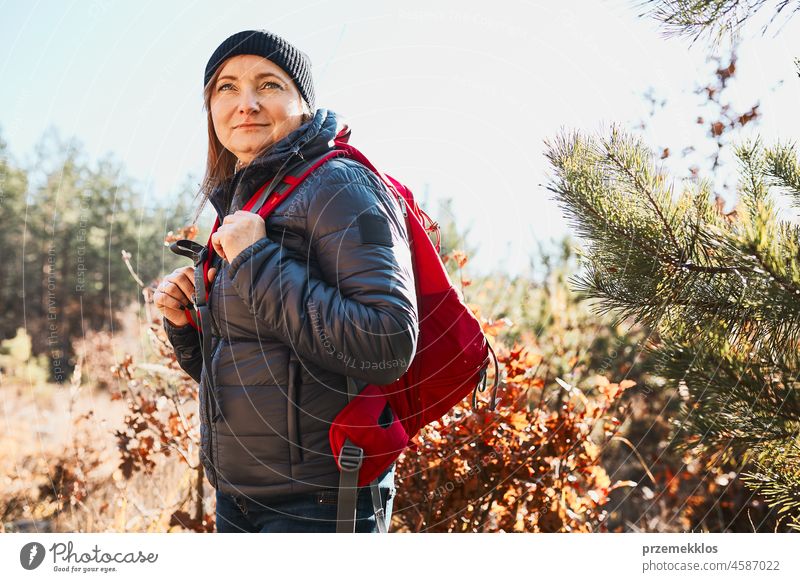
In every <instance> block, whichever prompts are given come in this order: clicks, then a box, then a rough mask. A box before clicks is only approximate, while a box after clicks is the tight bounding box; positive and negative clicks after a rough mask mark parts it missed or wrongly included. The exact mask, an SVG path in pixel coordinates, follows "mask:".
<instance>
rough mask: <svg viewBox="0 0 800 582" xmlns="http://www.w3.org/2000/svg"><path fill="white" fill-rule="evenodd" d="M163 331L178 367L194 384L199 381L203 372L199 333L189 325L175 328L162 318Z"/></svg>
mask: <svg viewBox="0 0 800 582" xmlns="http://www.w3.org/2000/svg"><path fill="white" fill-rule="evenodd" d="M163 320H164V331H166V332H167V338H169V343H171V344H172V347H173V349H174V350H175V357H176V358H177V360H178V365H179V366H180V367H181V368H183V371H184V372H186V373H187V374H189V376H191V377H192V379H193V380H194V381H195V382H199V381H200V372H201V371H202V370H203V350H202V346H201V343H200V332H198V331H197V330H196V329H195V328H194V327H192V326H191V325H189V324H187V325H183V326H175V325H173V324H172V323H170V321H169V320H168V319H167V318H166V317H164V318H163Z"/></svg>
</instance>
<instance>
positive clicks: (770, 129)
mask: <svg viewBox="0 0 800 582" xmlns="http://www.w3.org/2000/svg"><path fill="white" fill-rule="evenodd" d="M0 6H2V8H1V9H0V14H2V18H1V19H0V46H2V52H0V75H2V78H3V80H4V83H3V91H0V128H2V134H3V136H4V138H5V139H6V141H8V142H9V145H10V149H11V152H12V155H13V156H14V157H15V158H17V159H18V160H19V161H20V162H25V161H26V160H30V159H31V156H32V148H33V145H34V144H35V143H36V142H37V140H39V139H40V137H41V136H42V134H43V132H44V131H45V129H46V128H47V127H48V126H51V125H52V126H55V127H57V128H58V130H59V132H60V133H61V135H62V136H63V137H69V136H75V137H77V138H78V139H79V140H80V141H81V142H82V143H83V145H84V146H85V149H86V151H87V152H88V154H89V156H90V157H91V158H92V159H96V158H98V157H100V156H102V155H104V154H106V153H108V152H113V154H114V155H115V156H116V157H117V158H118V159H120V160H121V161H122V162H123V163H124V164H125V166H126V169H127V172H128V174H129V175H130V176H131V177H132V178H133V179H135V180H136V181H138V182H139V183H140V184H141V185H142V191H143V192H145V193H146V197H145V198H144V199H143V200H142V203H143V204H150V203H153V201H154V200H156V199H164V198H166V197H169V196H170V195H172V194H173V193H174V192H175V191H176V190H177V188H178V186H179V185H180V184H182V183H184V182H185V180H186V179H187V176H190V177H191V178H192V180H193V182H199V180H200V178H201V176H202V171H203V168H204V160H205V146H206V137H205V135H206V127H205V116H204V113H203V111H202V95H201V91H202V76H203V70H204V67H205V64H206V61H207V60H208V58H209V56H210V54H211V52H212V51H213V50H214V48H216V46H217V45H218V44H219V43H220V42H221V41H222V40H223V39H225V38H226V37H227V36H228V35H230V34H232V33H234V32H237V31H239V30H243V29H248V28H266V29H269V30H272V31H274V32H277V33H279V34H281V35H283V36H285V37H286V38H287V39H288V40H289V41H290V42H292V43H294V44H296V45H297V46H299V47H300V48H302V49H303V50H304V51H305V52H307V53H308V54H309V55H310V57H311V59H312V63H313V71H314V76H315V82H316V87H317V104H318V106H321V107H327V108H329V109H333V110H335V111H336V112H337V113H340V114H343V115H344V116H345V117H346V118H347V119H348V120H349V122H350V125H351V127H352V130H353V134H352V139H351V141H352V143H353V144H354V145H356V146H357V147H359V148H360V149H362V151H364V152H365V153H367V155H369V156H370V158H371V159H373V161H375V162H376V163H377V164H378V165H380V166H381V167H382V168H383V169H384V170H385V171H386V172H388V173H390V174H392V175H394V176H395V177H397V178H398V179H400V180H401V181H404V182H405V183H407V184H408V185H409V186H410V187H411V188H412V190H414V191H415V192H416V193H417V195H418V197H420V198H421V197H422V195H423V192H425V191H426V187H427V189H428V191H429V192H430V195H431V197H432V198H433V199H435V198H436V197H447V196H451V197H453V198H454V199H455V206H456V212H457V218H458V219H459V221H460V222H461V223H462V224H464V225H466V226H471V232H472V236H471V242H472V243H473V244H475V245H477V246H478V247H479V248H480V251H479V252H478V253H477V255H475V256H474V257H472V259H471V261H472V263H473V266H474V268H475V269H477V270H480V271H485V270H487V269H490V268H492V267H502V268H505V269H507V270H508V271H510V272H512V273H516V272H520V271H521V270H524V268H525V267H526V266H527V263H528V259H527V257H528V253H529V251H530V250H531V249H532V248H533V247H534V241H535V240H537V239H541V240H545V241H546V240H548V239H550V238H551V237H558V236H561V235H563V234H564V233H565V232H566V231H567V221H566V220H565V219H563V218H562V216H561V212H560V210H559V208H558V207H557V206H556V204H555V203H554V202H552V201H551V200H550V199H549V194H548V193H547V192H546V190H545V189H544V188H543V187H542V186H541V184H542V183H544V181H545V171H546V169H547V167H546V163H545V159H544V156H543V155H542V152H543V139H545V138H547V137H550V136H553V135H555V134H556V133H557V132H558V130H559V128H560V127H562V126H563V127H566V128H580V129H583V130H588V131H594V130H599V129H601V128H602V127H608V125H609V124H610V123H611V122H614V121H618V122H623V123H627V124H629V125H631V126H632V125H633V124H635V123H636V122H638V121H639V120H641V119H644V118H646V117H647V111H648V105H647V104H646V102H645V101H644V100H643V99H642V94H643V93H644V92H645V91H646V90H647V89H648V87H654V88H655V90H656V92H657V94H658V95H660V96H662V97H664V98H667V99H668V100H669V107H670V109H669V111H670V114H669V116H662V117H661V118H657V119H656V120H655V122H654V123H653V124H652V126H651V127H650V130H649V133H648V138H649V141H650V142H651V143H652V144H653V145H654V146H659V145H668V144H674V146H673V147H678V146H684V145H688V144H691V143H693V141H694V140H697V139H698V138H702V135H703V131H704V130H703V128H700V127H698V126H697V125H696V124H694V123H693V122H692V120H693V112H695V111H696V105H697V104H698V103H699V98H698V97H697V96H696V95H694V94H693V92H692V90H693V89H694V87H695V85H696V84H697V83H698V82H701V81H704V80H707V79H708V66H707V65H706V64H705V56H706V54H707V45H705V44H702V43H701V44H699V45H697V46H695V47H692V48H690V47H689V44H688V42H687V41H685V40H682V39H669V40H665V39H664V38H663V37H662V35H661V34H660V32H659V30H658V29H657V27H656V25H655V23H653V22H652V21H650V20H645V19H640V18H637V16H636V15H637V12H638V11H639V10H638V9H637V8H636V5H635V3H634V2H633V1H622V0H614V1H608V2H599V1H594V2H593V1H584V2H577V1H563V2H511V1H503V2H485V1H481V2H465V1H458V2H434V1H432V0H427V1H423V2H419V1H406V2H403V3H389V2H383V3H379V2H366V1H361V2H353V1H342V0H336V1H318V2H308V1H299V0H298V1H292V2H276V1H270V0H267V1H265V0H261V1H258V2H225V3H220V2H211V1H208V2H207V1H200V2H169V3H168V2H163V1H158V2H156V1H151V2H138V1H137V2H121V1H118V2H113V1H112V2H103V1H100V0H96V1H87V2H66V1H56V0H50V1H44V2H36V1H23V0H15V1H10V2H9V1H7V2H2V3H0ZM798 39H800V17H798V18H795V19H794V20H792V21H790V22H789V24H788V25H786V26H785V28H784V29H783V30H782V31H781V33H780V34H779V35H778V36H777V37H773V36H772V35H767V36H764V37H761V36H760V35H758V34H756V33H755V32H753V33H752V34H751V35H750V36H749V38H748V39H747V41H746V42H745V44H744V45H743V50H742V51H741V52H740V58H739V73H738V75H737V80H736V85H735V87H734V89H733V90H732V93H731V98H734V99H735V102H737V103H740V104H742V105H751V104H753V103H754V102H755V101H758V100H760V102H761V111H762V113H763V118H762V121H761V125H760V127H759V128H758V131H759V133H761V134H762V135H763V136H764V137H765V138H766V140H767V141H772V140H775V139H789V138H795V137H797V136H800V119H799V118H798V115H797V110H798V107H797V104H798V103H799V102H800V99H798V97H800V82H799V81H798V78H797V75H796V74H795V70H794V66H793V64H792V59H793V57H795V56H800V41H798ZM781 81H783V82H782V83H781ZM749 133H751V132H745V133H743V134H742V136H743V137H744V136H745V135H748V134H749ZM426 185H427V186H426ZM429 209H430V210H431V212H433V213H434V214H435V210H436V206H435V205H434V204H430V205H429ZM434 218H443V217H437V216H434ZM205 220H206V221H207V222H208V225H209V226H210V222H211V216H210V214H206V215H205Z"/></svg>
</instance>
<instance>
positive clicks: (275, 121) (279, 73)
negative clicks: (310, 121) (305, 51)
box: [210, 55, 303, 164]
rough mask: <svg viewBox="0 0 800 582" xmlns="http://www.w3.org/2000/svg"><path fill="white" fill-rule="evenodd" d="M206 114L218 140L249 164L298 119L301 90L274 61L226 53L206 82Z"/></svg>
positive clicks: (300, 120)
mask: <svg viewBox="0 0 800 582" xmlns="http://www.w3.org/2000/svg"><path fill="white" fill-rule="evenodd" d="M210 109H211V119H212V121H213V123H214V131H215V132H216V134H217V138H218V139H219V141H220V142H221V143H222V145H223V146H225V148H226V149H227V150H229V151H230V152H231V153H233V154H234V155H235V156H236V157H237V158H239V159H240V160H241V161H242V162H243V163H245V164H249V163H250V162H251V161H252V160H253V159H254V158H255V157H256V155H257V154H258V152H259V151H261V150H262V149H263V148H265V147H267V146H269V145H272V144H273V143H275V142H278V141H280V140H281V139H283V138H284V137H286V136H287V135H289V134H290V133H291V132H292V131H294V130H295V129H297V128H298V127H300V126H301V125H302V120H303V107H302V96H301V95H300V92H299V91H298V90H297V87H295V85H294V82H293V81H292V80H291V78H289V76H288V75H287V74H286V73H285V72H284V70H283V69H281V68H280V67H279V66H278V65H276V64H275V63H273V62H272V61H270V60H268V59H265V58H263V57H260V56H257V55H237V56H235V57H231V58H230V59H228V60H227V61H226V62H225V63H224V65H223V67H222V70H221V71H220V74H219V77H217V81H216V83H215V85H214V86H213V87H212V88H211V102H210Z"/></svg>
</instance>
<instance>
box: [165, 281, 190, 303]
mask: <svg viewBox="0 0 800 582" xmlns="http://www.w3.org/2000/svg"><path fill="white" fill-rule="evenodd" d="M161 293H162V294H163V295H164V296H165V298H164V299H162V301H164V302H165V303H166V297H169V298H171V299H174V300H175V301H177V302H179V303H180V304H181V305H187V304H189V303H191V302H192V301H191V299H190V298H191V295H186V294H185V293H184V292H183V290H182V289H181V288H180V287H178V286H177V285H176V284H175V283H173V282H172V281H167V282H165V283H164V284H163V285H162V287H161Z"/></svg>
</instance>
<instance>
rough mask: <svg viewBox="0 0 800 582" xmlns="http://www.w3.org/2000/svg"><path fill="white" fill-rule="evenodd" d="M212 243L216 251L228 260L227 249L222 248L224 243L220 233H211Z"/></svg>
mask: <svg viewBox="0 0 800 582" xmlns="http://www.w3.org/2000/svg"><path fill="white" fill-rule="evenodd" d="M211 244H212V245H213V246H214V251H215V252H216V253H217V254H218V255H219V256H220V257H222V258H223V259H225V260H226V261H227V260H228V259H227V257H226V256H225V249H223V248H222V243H221V242H220V236H219V234H218V233H216V232H215V233H214V234H212V235H211Z"/></svg>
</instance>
